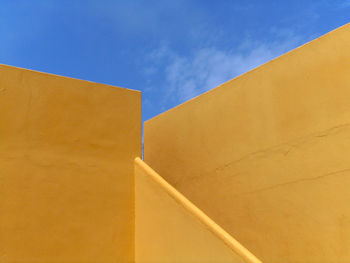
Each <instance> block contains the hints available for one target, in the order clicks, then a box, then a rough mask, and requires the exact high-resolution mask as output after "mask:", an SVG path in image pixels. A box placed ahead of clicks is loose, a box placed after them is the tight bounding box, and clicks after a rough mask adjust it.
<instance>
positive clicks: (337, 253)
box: [144, 24, 350, 263]
mask: <svg viewBox="0 0 350 263" xmlns="http://www.w3.org/2000/svg"><path fill="white" fill-rule="evenodd" d="M349 47H350V25H349V24H347V25H345V26H343V27H341V28H339V29H337V30H335V31H332V32H330V33H329V34H327V35H324V36H322V37H320V38H318V39H316V40H314V41H312V42H310V43H308V44H306V45H304V46H302V47H300V48H297V49H296V50H293V51H291V52H289V53H287V54H285V55H283V56H281V57H279V58H277V59H275V60H273V61H270V62H269V63H267V64H265V65H263V66H261V67H259V68H257V69H255V70H253V71H250V72H248V73H246V74H244V75H242V76H240V77H238V78H236V79H233V80H231V81H229V82H227V83H225V84H223V85H221V86H219V87H218V88H216V89H213V90H211V91H209V92H207V93H205V94H203V95H201V96H199V97H197V98H195V99H193V100H191V101H189V102H186V103H184V104H182V105H180V106H178V107H176V108H174V109H171V110H170V111H168V112H165V113H163V114H161V115H159V116H157V117H155V118H153V119H151V120H149V121H147V122H146V123H145V128H144V133H145V134H144V141H145V145H144V149H145V155H144V156H145V161H146V162H147V163H148V164H149V165H150V166H151V167H152V168H153V169H155V171H157V172H158V173H160V174H161V175H162V176H163V177H164V178H165V179H166V180H167V181H169V183H171V184H172V185H173V186H174V187H175V188H176V189H178V190H179V191H180V192H182V193H183V194H184V195H185V196H186V197H187V198H188V199H189V200H191V201H192V202H193V203H194V204H195V205H197V206H198V207H199V208H200V209H202V210H203V211H204V212H205V213H206V214H207V215H208V216H209V217H211V218H212V219H213V220H214V221H215V222H216V223H218V224H219V225H220V226H221V227H223V228H224V229H225V230H226V231H228V232H229V233H230V234H231V235H232V236H234V237H235V238H237V240H239V241H240V242H241V243H242V245H244V246H245V247H247V248H248V249H249V250H250V251H252V252H253V253H254V254H255V255H256V256H258V257H259V258H260V259H261V260H263V261H264V262H281V260H282V259H283V262H285V263H288V262H291V263H292V262H293V263H295V262H325V263H326V262H327V263H330V262H350V249H349V244H350V205H349V204H350V191H349V189H350V136H349V134H350V103H349V102H350V49H349Z"/></svg>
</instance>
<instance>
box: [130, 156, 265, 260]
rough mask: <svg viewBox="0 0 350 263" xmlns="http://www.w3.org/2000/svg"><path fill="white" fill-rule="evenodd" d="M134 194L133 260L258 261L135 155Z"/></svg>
mask: <svg viewBox="0 0 350 263" xmlns="http://www.w3.org/2000/svg"><path fill="white" fill-rule="evenodd" d="M135 196H136V197H135V200H136V210H135V212H136V225H135V231H136V236H135V247H136V262H138V263H170V262H174V263H175V262H176V263H187V262H191V263H195V262H198V263H208V262H218V263H220V262H227V263H228V262H232V263H238V262H246V263H261V262H260V261H259V260H258V259H257V258H256V257H255V256H254V255H252V254H251V253H250V252H249V251H248V250H247V249H245V248H244V247H243V246H242V245H241V244H240V243H238V242H237V241H236V240H235V239H233V238H232V237H231V236H230V235H229V234H227V233H226V232H225V231H224V230H223V229H222V228H220V227H219V226H218V225H217V224H216V223H215V222H213V221H212V220H211V219H210V218H208V217H207V216H206V215H205V214H204V213H203V212H202V211H200V210H199V209H198V208H197V207H196V206H194V205H193V204H192V203H191V202H190V201H189V200H187V199H186V198H185V197H184V196H183V195H182V194H181V193H179V192H178V191H177V190H176V189H174V188H173V187H172V186H171V185H169V184H168V183H167V182H166V181H165V180H164V179H163V178H162V177H161V176H160V175H158V174H157V173H156V172H154V171H153V170H152V169H151V168H150V167H149V166H148V165H147V164H146V163H144V162H143V161H142V160H141V159H139V158H137V159H136V160H135Z"/></svg>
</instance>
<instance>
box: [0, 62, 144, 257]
mask: <svg viewBox="0 0 350 263" xmlns="http://www.w3.org/2000/svg"><path fill="white" fill-rule="evenodd" d="M140 149H141V96H140V93H139V92H136V91H131V90H127V89H122V88H117V87H112V86H108V85H102V84H97V83H92V82H87V81H81V80H75V79H70V78H64V77H58V76H54V75H48V74H43V73H38V72H33V71H29V70H23V69H18V68H14V67H9V66H3V65H1V66H0V262H1V263H8V262H13V263H14V262H18V263H20V262H26V263H31V262H33V263H34V262H35V263H37V262H45V263H52V262H59V263H63V262H74V263H77V262H84V263H86V262H99V263H101V262H123V263H124V262H134V180H133V160H134V158H135V157H136V156H139V155H140V154H141V153H140Z"/></svg>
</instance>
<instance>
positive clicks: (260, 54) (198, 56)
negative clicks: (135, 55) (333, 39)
mask: <svg viewBox="0 0 350 263" xmlns="http://www.w3.org/2000/svg"><path fill="white" fill-rule="evenodd" d="M277 35H278V38H279V39H280V40H278V41H275V42H271V43H256V42H253V41H251V40H249V39H246V40H244V41H242V44H241V45H240V46H239V47H238V48H236V49H235V50H224V49H220V48H216V47H208V48H201V49H199V50H197V51H196V52H194V53H193V54H192V55H190V56H181V55H179V54H177V53H176V52H175V51H174V50H172V49H170V48H169V47H167V46H162V47H160V48H158V49H156V50H154V51H153V52H152V53H151V54H150V56H149V59H150V61H152V68H154V67H157V68H158V70H157V72H156V73H155V74H162V75H163V76H162V77H163V78H164V86H165V87H166V89H165V90H164V91H163V92H164V93H163V95H162V96H163V101H164V103H169V100H170V101H173V102H177V103H179V102H184V101H186V100H188V99H190V98H193V97H195V96H197V95H199V94H201V93H203V92H205V91H208V90H210V89H212V88H215V87H217V86H218V85H220V84H222V83H224V82H226V81H228V80H230V79H232V78H234V77H236V76H238V75H241V74H243V73H245V72H247V71H249V70H251V69H253V68H255V67H257V66H259V65H261V64H263V63H265V62H267V61H269V60H271V59H273V58H275V57H277V56H279V55H281V54H283V53H285V52H287V51H289V50H291V49H293V48H295V47H297V46H298V45H299V44H300V42H301V40H302V39H301V38H300V37H298V36H296V35H294V34H293V33H292V32H290V31H280V32H278V34H277Z"/></svg>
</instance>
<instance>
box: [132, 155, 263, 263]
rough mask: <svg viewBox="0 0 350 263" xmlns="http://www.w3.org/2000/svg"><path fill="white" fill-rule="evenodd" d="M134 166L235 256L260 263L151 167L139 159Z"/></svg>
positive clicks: (252, 262)
mask: <svg viewBox="0 0 350 263" xmlns="http://www.w3.org/2000/svg"><path fill="white" fill-rule="evenodd" d="M135 166H138V167H139V168H141V169H142V170H143V171H144V172H145V173H146V174H147V175H148V176H149V177H150V178H151V179H152V181H153V182H155V183H156V184H157V185H158V186H160V187H161V189H163V190H165V191H166V193H167V194H168V195H169V196H171V197H172V198H173V199H175V201H176V202H177V203H179V204H180V205H181V206H182V207H183V208H185V209H186V210H187V211H188V212H189V213H190V214H192V215H193V216H194V217H195V218H196V219H198V220H199V221H200V222H201V223H202V224H203V225H204V226H205V227H206V228H207V229H208V230H209V231H210V232H212V233H213V234H214V235H215V236H216V237H217V238H218V239H219V240H221V241H222V242H224V243H225V244H226V245H227V246H228V247H229V248H230V249H231V250H232V251H233V252H234V253H235V254H237V255H238V256H239V257H241V258H242V260H243V261H244V262H247V263H262V262H261V261H260V260H259V259H258V258H256V257H255V256H254V255H253V254H252V253H251V252H250V251H249V250H247V249H246V248H245V247H244V246H243V245H241V244H240V243H239V242H238V241H237V240H235V239H234V238H233V237H232V236H231V235H230V234H228V233H227V232H226V231H225V230H223V229H222V228H221V227H220V226H219V225H218V224H216V223H215V222H214V221H213V220H212V219H210V218H209V217H208V216H207V215H206V214H205V213H204V212H202V211H201V210H200V209H199V208H198V207H196V206H195V205H194V204H193V203H192V202H190V201H189V200H188V199H187V198H186V197H185V196H184V195H182V194H181V193H180V192H179V191H177V190H176V189H175V188H174V187H173V186H171V185H170V184H169V183H168V182H167V181H166V180H164V179H163V178H162V177H161V176H160V175H159V174H157V173H156V172H155V171H154V170H153V169H152V168H151V167H149V166H148V165H147V164H146V163H145V162H144V161H142V160H141V159H140V158H138V157H137V158H135Z"/></svg>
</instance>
